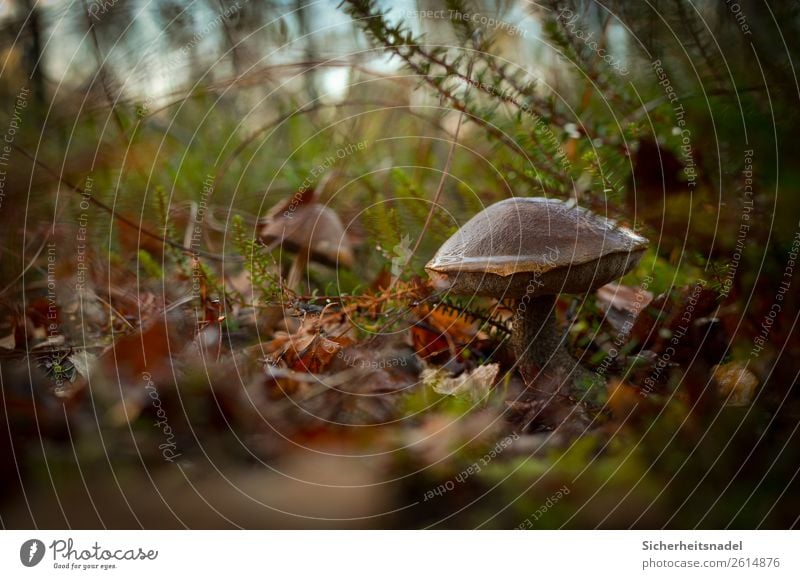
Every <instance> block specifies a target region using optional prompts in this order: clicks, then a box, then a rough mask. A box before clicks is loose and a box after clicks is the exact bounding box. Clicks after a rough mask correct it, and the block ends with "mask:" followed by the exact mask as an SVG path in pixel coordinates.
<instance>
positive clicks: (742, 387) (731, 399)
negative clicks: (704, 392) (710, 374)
mask: <svg viewBox="0 0 800 579" xmlns="http://www.w3.org/2000/svg"><path fill="white" fill-rule="evenodd" d="M714 380H716V381H717V386H718V388H719V393H720V395H721V396H722V397H723V398H724V399H725V406H747V405H749V404H750V402H752V400H753V394H755V391H756V386H758V378H756V376H755V374H753V373H752V372H751V371H750V370H748V369H747V364H743V363H742V362H735V361H734V362H728V363H727V364H720V365H718V366H714Z"/></svg>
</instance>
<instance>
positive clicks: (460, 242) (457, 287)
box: [425, 197, 648, 378]
mask: <svg viewBox="0 0 800 579" xmlns="http://www.w3.org/2000/svg"><path fill="white" fill-rule="evenodd" d="M647 245H648V241H647V239H645V238H644V237H642V236H640V235H637V234H636V233H634V232H633V231H631V230H629V229H626V228H624V227H620V226H618V225H616V224H615V223H614V222H612V221H609V220H608V219H605V218H603V217H600V216H598V215H595V214H594V213H592V212H590V211H588V210H586V209H582V208H579V207H576V206H574V205H570V204H567V203H564V202H562V201H559V200H557V199H547V198H544V197H533V198H522V197H512V198H510V199H506V200H504V201H500V202H498V203H495V204H494V205H491V206H489V207H487V208H486V209H484V210H483V211H482V212H480V213H478V214H477V215H475V216H474V217H473V218H472V219H470V220H469V221H468V222H467V223H465V224H464V226H463V227H461V229H459V230H458V231H457V232H456V233H455V234H454V235H453V236H452V237H450V239H448V240H447V241H446V242H445V243H444V244H443V245H442V247H441V248H440V249H439V251H438V252H437V253H436V255H435V256H434V257H433V259H432V260H431V261H430V262H428V264H427V265H426V266H425V269H426V270H427V271H428V274H429V275H430V276H431V278H432V280H433V281H434V284H435V286H436V287H437V288H440V289H442V290H448V291H452V292H454V293H457V294H467V295H482V296H490V297H493V298H496V299H498V300H502V299H513V300H515V302H516V311H515V315H514V319H513V322H512V323H513V327H512V338H511V343H512V346H513V348H514V350H515V353H516V355H517V359H518V361H519V364H520V367H521V369H522V370H523V373H524V371H525V370H526V369H528V368H529V367H530V366H531V365H535V366H536V367H538V368H539V370H544V369H546V368H547V367H548V366H550V365H552V366H550V367H551V368H552V367H564V366H566V367H567V368H569V367H574V369H575V370H576V372H575V374H576V378H582V377H585V376H587V375H588V372H586V371H583V369H581V368H579V367H578V365H577V363H576V362H575V360H574V359H573V358H572V356H570V354H569V353H568V352H567V350H566V348H565V347H564V345H563V341H564V340H563V334H562V333H561V332H559V331H557V328H556V318H555V303H556V297H557V296H558V294H559V293H573V294H583V293H586V292H589V291H591V290H593V289H595V288H598V287H600V286H603V285H605V284H606V283H608V282H610V281H612V280H615V279H618V278H620V277H622V276H623V275H624V274H625V273H626V272H628V271H629V270H630V269H631V268H632V267H633V266H634V265H635V264H636V263H637V262H638V261H639V259H640V258H641V257H642V254H643V253H644V250H645V248H646V247H647Z"/></svg>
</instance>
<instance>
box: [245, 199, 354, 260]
mask: <svg viewBox="0 0 800 579" xmlns="http://www.w3.org/2000/svg"><path fill="white" fill-rule="evenodd" d="M259 235H260V237H261V240H262V241H263V242H264V243H266V244H268V245H270V244H274V243H279V244H280V245H281V246H282V247H283V249H284V250H285V251H288V252H291V253H298V254H299V253H301V252H303V251H310V258H311V259H312V260H314V261H316V262H318V263H321V264H324V265H328V266H331V267H335V266H336V265H344V266H346V267H352V266H353V261H354V258H353V250H352V248H351V247H350V242H349V241H348V239H347V236H346V235H345V230H344V225H342V220H341V219H339V216H338V215H337V214H336V212H335V211H334V210H333V209H331V208H330V207H327V206H325V205H322V204H321V203H311V204H308V205H300V206H299V207H297V208H296V209H295V210H294V211H293V212H291V216H287V215H286V214H283V213H281V214H278V215H276V216H275V217H274V218H273V219H272V220H270V221H269V222H267V223H266V224H265V225H264V226H263V227H262V228H261V231H260V233H259Z"/></svg>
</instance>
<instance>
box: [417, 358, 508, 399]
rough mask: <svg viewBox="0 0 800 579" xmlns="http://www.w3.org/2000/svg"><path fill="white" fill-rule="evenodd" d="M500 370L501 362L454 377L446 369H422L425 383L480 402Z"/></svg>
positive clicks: (441, 392)
mask: <svg viewBox="0 0 800 579" xmlns="http://www.w3.org/2000/svg"><path fill="white" fill-rule="evenodd" d="M499 371H500V365H499V364H484V365H483V366H478V367H477V368H475V369H474V370H472V371H471V372H464V373H462V374H461V375H459V376H456V377H455V378H453V377H451V376H450V375H449V373H448V372H447V371H446V370H443V369H441V368H436V369H432V368H428V369H426V370H423V371H422V375H421V378H422V382H423V384H425V385H426V386H430V387H431V388H433V390H434V391H435V392H438V393H439V394H445V395H447V396H464V397H468V398H469V399H470V400H472V401H473V402H478V401H480V400H483V399H484V398H485V397H486V396H487V394H489V390H490V389H491V387H492V385H493V384H494V381H495V380H496V379H497V374H498V372H499Z"/></svg>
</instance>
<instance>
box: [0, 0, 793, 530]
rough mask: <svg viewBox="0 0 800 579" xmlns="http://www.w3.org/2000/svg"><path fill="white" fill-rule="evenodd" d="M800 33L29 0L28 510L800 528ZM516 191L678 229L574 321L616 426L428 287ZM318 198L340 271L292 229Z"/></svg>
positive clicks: (15, 257) (360, 5) (19, 12)
mask: <svg viewBox="0 0 800 579" xmlns="http://www.w3.org/2000/svg"><path fill="white" fill-rule="evenodd" d="M799 17H800V7H798V6H797V5H796V4H795V3H789V2H785V3H784V2H768V3H761V2H755V1H750V0H741V1H740V2H738V3H729V2H724V3H723V2H712V1H700V0H694V1H690V0H669V1H666V0H658V1H655V0H652V1H650V2H644V3H638V2H637V3H631V2H622V1H616V0H610V1H607V2H595V1H565V2H551V1H549V0H548V1H543V2H528V1H525V0H517V1H514V0H508V1H505V0H503V1H488V0H487V1H477V0H475V1H469V0H463V1H457V0H452V1H442V2H437V1H423V0H419V1H416V2H413V1H408V2H381V1H366V0H353V1H351V0H344V1H343V2H341V3H338V2H333V1H328V0H320V1H318V2H304V1H297V2H267V1H257V0H234V1H231V0H193V1H179V0H116V1H115V0H95V1H92V2H89V1H86V0H84V1H68V0H64V1H55V0H42V1H37V0H11V1H9V0H2V3H0V63H2V64H0V96H1V97H2V103H3V106H2V107H1V108H0V133H2V134H3V141H2V142H0V255H1V256H2V257H1V258H0V387H1V390H0V393H2V408H1V409H0V410H1V411H0V472H2V475H0V486H2V489H1V490H2V492H0V497H1V498H0V523H2V526H3V527H9V528H29V527H34V526H35V527H48V528H99V527H108V528H138V527H144V528H183V527H188V528H230V527H247V528H264V527H281V528H282V527H290V528H340V527H356V528H364V527H367V528H396V527H404V528H405V527H408V528H420V527H428V526H431V527H453V528H475V527H480V528H517V527H521V528H561V527H564V528H595V527H610V528H627V527H642V528H652V527H662V526H663V527H676V528H693V527H708V528H720V527H732V528H754V527H768V528H774V527H777V528H786V527H793V526H797V524H798V517H800V509H798V502H797V499H796V496H797V493H796V490H797V488H796V487H797V480H796V475H797V472H798V468H800V461H799V460H798V458H800V457H799V456H798V454H799V453H800V451H798V449H799V448H800V445H798V442H800V440H798V432H797V430H798V425H799V424H800V406H799V405H798V403H799V402H800V399H799V398H798V395H797V391H796V384H797V378H798V371H799V370H800V368H798V365H797V363H796V360H797V359H798V356H800V343H798V336H797V331H796V323H797V319H798V307H797V302H798V298H797V295H798V292H797V284H798V283H800V281H798V280H797V279H795V278H796V275H795V274H796V272H795V269H796V268H797V265H796V259H797V255H798V249H800V196H798V183H800V174H798V171H800V164H799V163H798V162H797V159H796V154H795V151H794V150H793V146H792V142H793V138H794V135H795V133H796V129H797V128H798V126H797V125H798V110H799V109H798V106H797V105H798V102H797V99H798V97H799V96H800V85H799V84H798V81H797V73H796V70H795V68H794V67H795V63H796V62H797V59H798V56H800V55H799V54H798V52H799V51H798V44H797V43H798V38H800V34H798V33H799V32H800V30H798V28H800V20H798V18H799ZM511 196H521V197H535V196H547V197H554V198H558V199H562V200H564V201H568V202H570V203H574V204H577V205H580V206H582V207H586V208H588V209H590V210H592V211H593V212H595V213H597V214H599V215H602V216H604V217H607V218H609V219H612V220H614V221H616V222H618V223H620V224H623V225H626V226H628V227H630V228H632V229H635V230H636V231H637V232H639V233H641V234H643V235H645V236H646V237H648V238H649V239H650V240H651V246H650V248H649V249H648V251H647V253H646V255H645V257H644V258H643V259H642V261H641V262H640V263H639V265H638V266H637V267H636V269H634V270H633V271H632V272H630V273H629V274H628V275H627V276H626V277H625V278H624V279H623V280H621V282H620V285H615V286H613V287H609V286H606V287H604V288H601V290H598V292H592V293H591V294H589V295H586V296H561V298H560V299H559V302H558V312H557V313H558V320H559V323H560V324H561V325H562V326H563V327H565V328H567V338H568V346H569V349H570V350H571V352H572V354H573V355H574V356H575V357H576V358H577V359H579V361H580V363H581V364H582V365H583V366H584V367H586V368H587V369H589V370H591V371H593V372H595V373H597V375H599V376H602V378H603V381H604V383H605V387H604V388H602V389H601V390H602V391H601V392H592V393H589V394H587V395H586V396H585V397H583V398H582V399H581V401H580V403H581V404H585V405H586V406H587V407H588V408H589V409H590V411H591V413H592V416H594V417H595V418H594V420H593V424H592V427H591V428H589V429H586V430H584V429H580V431H575V429H574V428H572V429H571V428H570V425H569V424H566V426H564V425H562V427H561V428H557V427H556V426H558V425H557V424H555V425H554V423H553V418H552V417H548V416H545V415H546V412H544V409H543V408H542V407H540V406H537V403H536V401H535V400H530V399H528V398H527V395H526V392H528V391H529V390H530V388H531V387H532V388H534V389H535V388H537V387H539V386H541V387H542V388H544V389H547V385H546V384H540V385H533V386H531V385H530V384H528V385H527V386H528V388H526V384H525V383H524V382H523V380H522V378H521V377H520V376H519V374H518V373H517V372H516V370H515V367H514V360H513V356H512V354H511V353H509V352H508V351H507V347H506V342H507V334H508V321H509V318H510V315H511V311H510V309H509V307H508V304H502V303H494V302H491V301H490V300H486V299H482V298H471V299H468V300H460V301H454V300H449V301H447V302H446V303H439V302H434V301H432V300H431V293H430V292H431V288H430V287H429V286H428V285H427V281H426V280H427V276H426V275H425V273H424V265H425V263H426V262H427V261H428V260H429V259H430V258H431V257H432V256H433V254H434V253H435V252H436V249H437V248H438V247H439V246H440V245H441V244H442V243H443V242H444V241H445V240H446V239H447V238H448V237H449V236H450V235H452V234H453V233H454V232H455V231H456V230H457V229H458V228H459V227H460V226H461V225H463V223H464V222H466V220H468V219H469V218H470V217H471V216H473V215H474V214H475V213H477V212H479V211H480V210H482V209H483V208H485V207H486V206H487V205H489V204H491V203H493V202H495V201H499V200H501V199H505V198H508V197H511ZM318 206H324V207H325V208H327V209H328V210H330V211H332V212H333V215H334V217H332V218H331V220H332V223H334V225H331V228H332V231H333V233H332V235H333V238H332V241H331V240H328V241H327V243H328V246H329V249H330V245H331V244H334V245H336V246H337V251H334V253H333V256H332V257H331V254H330V253H328V254H327V256H326V255H323V254H324V253H325V252H324V251H322V250H321V253H320V254H318V255H314V256H312V255H305V256H304V255H303V251H302V248H303V247H305V246H304V243H310V242H298V244H299V246H302V247H301V249H300V250H299V249H298V248H297V247H292V246H291V245H290V244H287V243H283V244H281V243H275V242H274V239H273V238H272V237H270V235H269V234H268V233H267V230H268V228H269V224H270V223H273V222H275V220H279V219H281V218H282V216H286V215H287V214H288V215H289V217H288V218H289V219H292V218H295V219H296V221H294V222H293V223H295V224H297V223H299V224H300V225H299V226H298V228H299V229H300V232H299V233H298V234H297V235H300V236H302V235H306V233H303V232H304V231H305V232H307V231H309V230H313V231H315V232H316V233H315V234H314V235H323V232H322V229H323V228H322V227H317V226H319V224H320V222H321V220H324V219H328V217H325V218H320V217H319V215H321V214H322V213H320V212H321V211H322V210H321V209H320V210H319V211H318V212H316V213H314V212H313V211H316V209H314V210H313V211H312V210H311V209H309V208H314V207H318ZM308 215H313V216H315V217H314V218H313V219H312V218H311V217H308ZM337 228H338V229H337ZM314 243H316V241H315V242H314ZM345 246H346V247H345ZM301 258H302V259H301ZM307 262H308V263H307ZM293 268H294V270H295V271H296V272H300V279H299V281H297V283H291V284H287V283H286V282H287V280H289V281H296V279H295V280H292V276H291V275H290V273H291V271H292V270H293ZM682 328H685V330H682ZM676 336H680V337H679V339H678V340H677V341H674V340H673V339H674V338H675V337H676ZM488 364H497V366H498V368H499V373H498V374H497V378H495V379H492V380H489V381H488V382H487V381H486V380H485V379H484V380H483V381H481V379H479V378H478V377H477V375H476V374H474V372H475V371H476V369H478V368H481V367H485V366H486V365H488ZM459 377H461V378H462V379H461V380H460V381H458V380H459ZM448 380H456V381H457V382H448ZM455 384H457V385H458V388H456V386H455ZM454 389H456V390H458V392H455V393H454ZM465 392H466V394H465ZM454 394H455V395H454ZM556 422H558V421H556Z"/></svg>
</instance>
